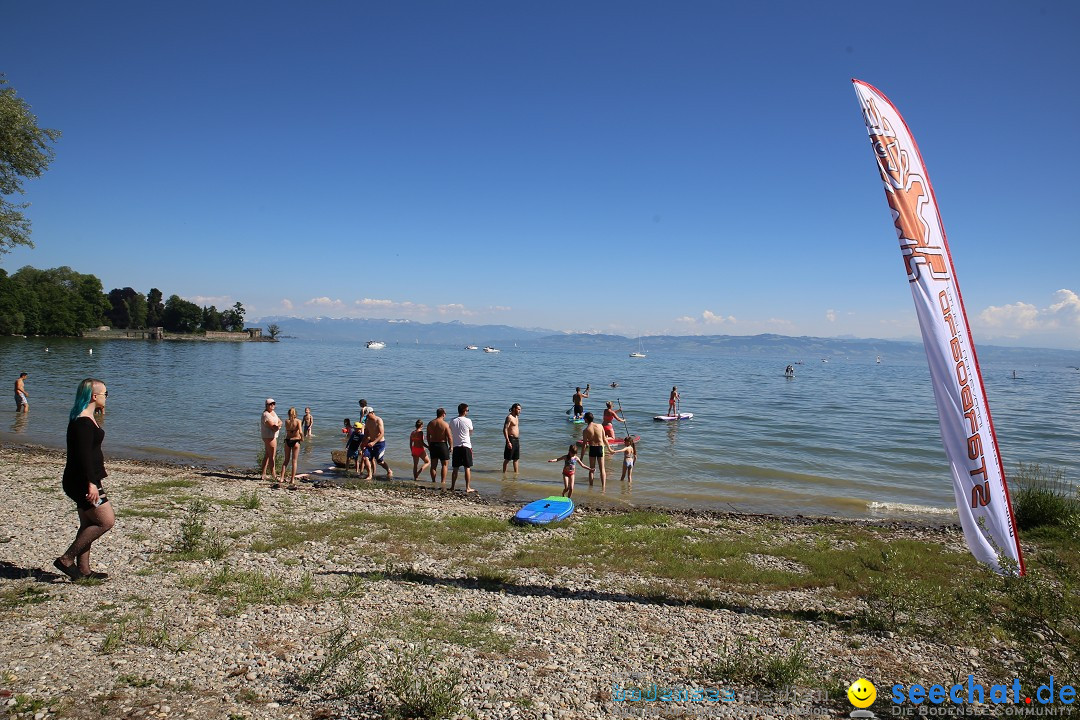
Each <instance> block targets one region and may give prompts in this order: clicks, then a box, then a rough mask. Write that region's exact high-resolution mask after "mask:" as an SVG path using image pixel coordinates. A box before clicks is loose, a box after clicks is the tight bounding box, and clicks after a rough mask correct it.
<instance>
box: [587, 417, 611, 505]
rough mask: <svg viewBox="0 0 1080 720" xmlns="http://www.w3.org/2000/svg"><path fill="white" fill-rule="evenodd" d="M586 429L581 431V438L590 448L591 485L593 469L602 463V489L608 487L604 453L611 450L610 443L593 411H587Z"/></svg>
mask: <svg viewBox="0 0 1080 720" xmlns="http://www.w3.org/2000/svg"><path fill="white" fill-rule="evenodd" d="M585 422H586V423H587V425H585V429H584V430H583V431H582V432H581V439H582V441H583V443H584V445H585V446H586V447H588V448H589V485H592V476H593V470H594V468H595V466H596V464H597V463H599V465H600V489H601V490H606V489H607V469H606V468H605V467H604V453H606V452H611V447H610V446H609V445H608V438H607V433H605V432H604V428H603V427H601V426H600V423H598V422H596V418H595V417H593V414H592V413H591V412H587V413H585Z"/></svg>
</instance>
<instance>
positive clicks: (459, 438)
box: [450, 403, 476, 493]
mask: <svg viewBox="0 0 1080 720" xmlns="http://www.w3.org/2000/svg"><path fill="white" fill-rule="evenodd" d="M457 412H458V416H457V417H456V418H454V419H453V420H451V421H450V433H451V434H452V436H453V438H454V458H453V460H452V461H451V462H452V464H453V466H454V472H453V473H451V475H450V489H451V490H453V489H454V486H455V485H457V474H458V468H459V467H463V468H465V492H466V493H471V492H476V491H475V490H473V488H472V464H473V458H472V431H473V424H472V420H470V419H469V418H468V414H469V406H468V405H467V404H466V403H461V404H460V405H458V406H457Z"/></svg>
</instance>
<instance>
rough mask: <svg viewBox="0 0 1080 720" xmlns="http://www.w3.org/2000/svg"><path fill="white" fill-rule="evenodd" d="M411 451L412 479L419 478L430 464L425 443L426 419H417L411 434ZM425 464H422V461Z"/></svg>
mask: <svg viewBox="0 0 1080 720" xmlns="http://www.w3.org/2000/svg"><path fill="white" fill-rule="evenodd" d="M409 452H410V453H412V479H413V480H418V479H419V478H420V473H422V472H424V470H425V469H427V466H428V457H427V445H425V444H424V421H423V420H419V419H417V421H416V429H415V430H413V431H412V433H411V434H410V435H409ZM421 460H423V461H424V464H423V465H422V466H421V465H420V461H421Z"/></svg>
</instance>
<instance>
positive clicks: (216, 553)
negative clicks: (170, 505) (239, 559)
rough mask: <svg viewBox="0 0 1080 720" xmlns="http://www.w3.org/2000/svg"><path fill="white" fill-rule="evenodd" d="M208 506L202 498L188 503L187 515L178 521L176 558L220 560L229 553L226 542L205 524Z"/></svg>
mask: <svg viewBox="0 0 1080 720" xmlns="http://www.w3.org/2000/svg"><path fill="white" fill-rule="evenodd" d="M209 511H210V506H209V505H208V504H207V503H206V502H205V501H202V500H194V501H192V502H191V504H190V505H188V509H187V515H186V516H185V517H184V519H183V521H182V522H181V523H180V537H179V539H178V540H177V543H176V546H175V552H174V553H173V557H174V558H176V559H177V560H205V559H209V560H220V559H222V558H223V557H225V556H226V555H228V554H229V545H228V543H227V542H226V541H225V540H223V539H222V538H221V536H220V535H218V533H217V531H216V530H213V529H211V528H208V527H207V526H206V515H207V513H208V512H209Z"/></svg>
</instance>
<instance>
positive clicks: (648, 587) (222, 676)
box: [0, 447, 982, 720]
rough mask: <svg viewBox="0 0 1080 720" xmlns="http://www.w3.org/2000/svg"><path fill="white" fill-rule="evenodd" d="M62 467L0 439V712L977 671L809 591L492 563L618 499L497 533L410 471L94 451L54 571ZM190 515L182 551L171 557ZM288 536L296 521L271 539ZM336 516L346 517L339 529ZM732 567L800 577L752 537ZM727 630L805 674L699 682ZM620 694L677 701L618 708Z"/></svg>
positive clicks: (700, 704) (959, 544)
mask: <svg viewBox="0 0 1080 720" xmlns="http://www.w3.org/2000/svg"><path fill="white" fill-rule="evenodd" d="M63 464H64V457H63V453H62V452H60V451H57V450H53V449H45V448H33V447H5V448H3V449H0V491H2V492H3V495H4V497H6V498H8V502H9V509H8V513H7V518H6V520H5V523H4V526H3V528H2V529H0V600H2V602H0V637H3V642H2V643H0V691H2V692H0V695H2V697H0V707H2V708H4V709H5V711H6V712H7V713H8V714H9V716H13V717H14V716H18V717H32V718H35V719H36V720H44V719H45V718H53V717H57V718H60V717H65V718H66V717H71V718H102V717H111V718H199V719H202V718H230V719H236V720H238V719H239V718H252V719H254V718H266V719H271V718H273V719H281V720H285V719H293V718H339V717H340V718H376V717H393V716H394V714H395V713H398V714H399V716H402V715H401V713H402V712H403V711H402V710H401V705H400V701H401V696H402V695H403V694H405V690H403V688H405V687H406V686H408V685H409V684H410V683H411V686H412V687H413V688H414V689H416V690H417V691H418V692H419V693H420V694H424V693H436V692H439V691H440V689H442V690H446V689H447V688H449V690H448V692H449V693H450V694H451V695H453V696H454V697H455V698H456V703H455V710H454V712H453V714H452V715H450V717H454V718H478V719H482V720H488V719H492V720H494V719H496V718H499V719H502V718H522V719H525V718H528V719H535V720H554V719H556V718H559V719H564V720H577V719H579V718H580V719H584V718H609V717H672V718H676V717H732V718H736V717H738V718H746V717H755V718H796V717H799V718H803V717H808V716H820V717H847V716H848V713H849V712H850V711H851V710H852V709H853V708H852V707H851V705H850V704H848V703H847V701H846V698H845V697H844V696H842V695H841V691H842V689H843V688H846V686H847V684H849V683H850V682H852V681H854V680H855V679H857V678H860V677H867V678H874V679H875V682H876V681H877V680H879V679H880V680H882V681H885V680H890V681H896V682H900V681H905V682H906V681H912V680H913V679H915V678H924V679H931V678H939V679H948V678H953V677H957V676H960V677H964V676H966V675H967V674H968V673H969V672H973V673H978V672H979V668H980V667H982V660H981V658H980V655H979V651H978V650H977V649H975V648H969V647H958V646H953V645H949V644H945V643H937V642H930V641H927V640H925V639H913V638H911V637H904V636H901V635H899V634H894V633H891V632H877V633H859V632H855V631H853V630H851V629H849V628H847V627H845V624H844V623H843V622H836V621H835V620H829V619H830V618H844V617H850V616H852V615H853V613H855V612H856V611H857V607H855V603H856V601H855V600H853V599H850V598H844V597H842V596H837V595H836V594H835V593H828V592H822V591H821V590H817V589H812V588H811V589H807V588H792V589H790V590H776V589H770V590H768V591H761V590H760V589H759V588H755V587H753V586H740V585H737V584H736V585H724V584H718V583H717V582H716V581H715V580H710V579H709V578H708V577H702V578H700V579H694V580H689V581H688V580H678V581H672V580H666V579H664V578H660V577H655V576H653V575H652V574H651V573H650V572H649V568H641V572H640V573H634V572H626V571H625V569H624V570H622V571H620V572H617V573H616V572H610V573H609V572H603V571H597V570H596V569H595V567H581V566H575V567H560V566H558V565H555V566H552V567H546V566H544V565H543V564H537V563H531V564H528V565H526V566H522V567H520V568H517V567H512V566H510V567H509V569H507V568H508V566H507V563H506V562H505V561H506V559H507V558H513V557H517V556H520V554H521V552H522V551H523V550H527V549H528V547H529V545H530V544H532V543H535V542H536V541H537V539H538V538H540V537H545V538H549V539H550V537H552V536H540V535H537V532H543V533H555V534H556V536H557V534H559V533H563V534H567V533H570V532H571V531H572V527H573V524H574V523H581V522H585V521H587V520H588V519H589V518H591V517H600V516H609V515H611V514H613V513H615V512H616V511H612V510H611V509H605V508H590V507H587V506H586V507H579V508H578V509H577V511H576V512H575V514H574V515H573V517H572V518H571V519H570V520H569V521H567V522H566V523H564V524H563V525H562V526H560V527H556V528H550V529H543V530H541V531H537V530H536V529H528V530H526V529H521V530H520V531H519V530H518V529H517V528H514V527H513V526H510V524H509V519H510V518H511V517H512V515H513V513H514V511H515V510H516V509H517V508H516V507H512V506H509V505H502V504H499V503H497V502H492V501H490V500H489V499H487V498H485V497H483V496H480V497H472V496H470V497H467V498H466V497H465V496H464V495H462V494H461V493H456V494H450V493H440V492H438V491H437V490H434V489H433V488H430V487H428V484H427V483H423V482H421V483H416V484H415V485H414V484H413V483H410V482H407V481H401V480H397V481H395V482H393V483H387V482H379V481H376V482H367V483H356V484H355V486H353V487H348V488H344V487H331V488H321V489H314V488H312V487H311V485H309V484H304V485H301V488H300V489H299V490H295V491H289V490H284V489H280V490H272V489H270V488H268V487H267V485H266V484H265V483H260V482H259V481H258V477H257V475H255V474H254V473H253V472H252V471H250V470H247V469H245V470H236V469H207V468H195V467H180V466H164V465H161V464H158V463H153V464H151V463H146V462H140V461H130V460H116V459H111V458H109V457H108V456H107V457H106V467H107V468H108V471H109V477H108V478H107V479H106V481H105V489H106V491H107V493H108V496H109V498H110V501H111V502H113V503H114V508H115V510H116V513H117V522H116V526H115V528H114V529H113V530H112V531H110V532H109V533H107V534H106V535H105V536H104V537H103V538H102V539H101V540H100V541H99V542H98V543H97V544H96V545H95V546H94V552H93V564H94V568H95V569H96V570H100V571H106V572H108V573H110V578H109V579H108V580H107V581H104V582H92V581H91V582H88V581H81V582H78V583H73V582H70V581H69V580H68V579H67V578H66V577H64V576H62V575H60V574H59V573H57V572H56V571H55V570H53V568H52V561H53V559H54V558H55V557H56V556H57V555H59V554H60V552H62V551H63V549H64V548H65V547H66V546H67V544H68V543H70V541H71V539H72V537H73V535H74V531H75V529H76V524H77V516H76V513H75V510H74V508H73V506H72V503H71V501H70V500H69V499H68V498H66V497H65V496H64V495H63V493H62V492H61V490H60V486H59V478H60V477H61V474H62V471H63ZM402 470H404V468H400V469H399V470H396V471H395V474H399V473H400V472H401V471H402ZM403 474H404V475H405V476H406V477H407V476H408V471H407V470H405V471H404V473H403ZM193 504H194V505H195V506H196V507H198V508H199V509H198V511H197V512H196V511H193V510H192V508H193ZM668 516H669V517H670V518H671V520H670V522H672V523H674V524H675V525H676V526H678V527H686V528H688V529H693V530H694V531H696V532H698V533H705V534H708V535H709V536H712V537H718V538H721V539H724V538H729V539H731V541H732V542H734V541H736V540H741V539H745V538H746V537H748V536H757V535H758V534H760V533H761V531H762V529H763V528H766V527H767V528H768V535H769V536H770V537H772V538H774V539H775V541H776V542H785V543H791V542H804V541H805V542H813V543H821V542H829V541H830V540H829V539H828V538H829V537H830V534H829V529H830V528H842V529H843V528H850V527H853V526H860V527H861V526H870V525H874V527H875V531H876V532H878V533H880V534H882V535H883V536H885V537H889V538H897V539H899V538H904V537H916V536H917V537H918V538H919V539H920V540H922V541H924V542H926V541H930V542H933V543H937V544H940V546H941V547H942V549H943V550H946V551H949V552H963V551H964V544H963V537H962V535H961V533H960V532H959V528H958V527H955V526H951V525H944V526H933V527H931V526H924V527H916V526H911V525H905V524H899V523H893V524H888V523H877V524H876V525H875V524H874V523H872V522H870V521H854V520H832V519H809V518H804V517H792V518H778V517H771V516H749V515H725V514H722V513H694V512H685V511H670V512H669V513H668ZM395 519H397V520H395ZM193 521H197V522H199V523H201V526H200V528H201V529H200V531H199V532H201V535H199V533H194V534H195V535H197V536H199V537H201V538H203V540H204V541H205V542H204V549H203V550H202V551H199V552H188V553H186V554H185V553H182V552H179V551H178V547H179V546H180V545H182V544H183V539H184V538H185V537H187V538H188V539H189V540H190V539H191V536H192V531H191V527H192V522H193ZM414 521H415V522H416V523H421V524H423V527H434V528H440V527H445V528H448V529H450V530H451V531H453V529H454V528H460V533H461V534H466V535H467V534H469V533H470V532H472V530H470V528H472V529H475V528H480V529H481V530H483V531H484V532H487V534H484V532H480V531H477V532H478V534H477V538H476V540H475V542H469V538H468V537H457V536H455V535H454V534H453V532H450V533H449V534H446V535H437V536H436V537H440V538H444V539H442V540H438V541H430V536H423V535H418V534H416V533H413V534H408V533H404V529H405V528H406V526H409V527H411V525H409V524H410V523H413V522H414ZM504 523H505V524H506V526H505V527H504V526H503V524H504ZM398 525H399V526H400V528H399V527H396V526H398ZM298 528H304V529H305V532H306V533H307V534H305V535H303V537H302V538H298V537H292V536H290V532H299V530H298ZM312 528H321V529H322V530H321V531H319V532H312ZM349 528H360V529H359V530H356V531H355V535H351V536H349V537H344V536H343V535H342V532H343V531H345V532H346V534H348V533H350V532H354V531H353V530H349ZM399 529H401V530H402V532H399ZM488 531H490V532H488ZM185 533H187V534H186V535H185ZM403 533H404V534H403ZM425 537H428V538H429V540H425V539H424V538H425ZM822 538H825V539H824V540H823V539H822ZM835 542H837V543H842V542H845V541H843V540H836V541H835ZM206 547H209V548H210V551H209V552H207V551H206V550H205V548H206ZM747 560H748V561H749V562H751V563H752V564H755V565H760V566H762V567H773V566H775V567H776V569H778V570H785V571H788V572H793V573H798V572H800V569H799V568H798V567H791V562H790V561H789V560H786V559H784V558H780V557H777V556H775V555H771V554H770V553H769V547H768V546H767V545H763V546H762V547H761V548H760V551H758V552H752V553H749V554H748V557H747ZM496 568H498V569H496ZM706 595H707V597H708V598H709V599H710V600H709V602H708V603H704V602H694V601H688V600H687V598H692V597H705V596H706ZM740 643H741V644H742V647H743V651H744V652H745V651H746V648H749V649H750V650H752V651H753V652H754V653H757V654H759V655H762V656H775V657H782V656H785V655H786V654H789V653H791V652H792V650H793V648H794V647H795V645H796V644H799V646H800V647H801V649H802V652H803V653H804V655H805V665H806V667H807V668H809V669H810V674H811V675H813V676H815V677H817V678H818V681H817V682H803V683H801V684H799V685H795V686H793V687H791V688H788V689H786V690H784V691H775V690H774V691H765V690H762V689H760V688H753V687H735V686H733V685H731V684H729V683H724V682H720V681H716V680H714V679H710V675H709V672H708V669H709V668H710V667H716V665H717V664H719V663H723V662H724V661H725V660H726V659H728V658H730V657H731V655H732V653H733V652H736V649H737V648H739V646H740ZM627 688H633V689H634V690H635V691H636V692H642V693H644V694H645V696H646V697H647V696H648V693H649V691H650V688H661V689H665V688H666V689H668V690H672V689H674V691H675V693H674V695H675V697H676V698H678V697H679V694H680V693H683V695H682V699H681V700H680V699H673V700H668V701H661V700H656V701H651V702H649V701H644V700H643V701H629V700H628V699H627V698H628V697H630V696H629V695H626V694H625V692H626V689H627ZM695 692H697V693H698V694H697V695H696V696H695V695H694V693H695ZM710 692H711V693H714V694H713V695H710ZM881 693H882V690H881V688H880V685H879V695H880V694H881ZM717 695H720V696H722V698H723V699H721V700H719V701H717V700H715V699H713V700H710V699H708V698H709V697H713V698H715V697H716V696H717ZM620 697H621V699H620ZM692 697H696V698H697V699H690V698H692Z"/></svg>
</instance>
